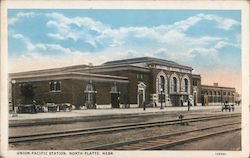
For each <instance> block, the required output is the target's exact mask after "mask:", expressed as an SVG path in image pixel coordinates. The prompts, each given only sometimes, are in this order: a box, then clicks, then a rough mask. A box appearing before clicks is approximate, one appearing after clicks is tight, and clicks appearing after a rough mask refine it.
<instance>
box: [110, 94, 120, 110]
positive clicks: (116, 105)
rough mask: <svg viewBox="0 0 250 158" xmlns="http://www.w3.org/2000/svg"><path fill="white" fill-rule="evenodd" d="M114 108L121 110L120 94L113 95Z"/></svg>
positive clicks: (112, 103)
mask: <svg viewBox="0 0 250 158" xmlns="http://www.w3.org/2000/svg"><path fill="white" fill-rule="evenodd" d="M111 105H112V108H119V93H111Z"/></svg>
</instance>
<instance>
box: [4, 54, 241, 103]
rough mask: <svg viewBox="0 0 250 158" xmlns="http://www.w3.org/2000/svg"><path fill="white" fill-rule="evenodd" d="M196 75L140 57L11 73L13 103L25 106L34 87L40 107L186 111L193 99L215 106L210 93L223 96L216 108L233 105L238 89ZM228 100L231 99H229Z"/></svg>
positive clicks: (188, 69)
mask: <svg viewBox="0 0 250 158" xmlns="http://www.w3.org/2000/svg"><path fill="white" fill-rule="evenodd" d="M192 70H193V68H192V67H189V66H185V65H180V64H178V63H176V62H173V61H169V60H163V59H157V58H152V57H141V58H133V59H125V60H116V61H109V62H106V63H104V64H102V65H97V66H89V65H77V66H69V67H63V68H54V69H47V70H37V71H29V72H20V73H11V74H9V80H10V96H13V97H10V98H11V101H12V102H13V103H14V104H22V100H23V98H22V95H21V92H20V87H21V86H22V85H25V84H30V85H32V87H34V92H35V100H36V101H37V103H39V104H43V103H71V104H73V105H76V106H86V107H87V108H96V107H97V108H120V107H125V106H126V107H142V106H143V103H144V102H145V103H146V104H147V105H150V106H153V107H155V106H156V107H159V106H182V105H186V103H187V100H188V99H190V100H191V101H192V104H193V105H194V106H196V105H208V104H209V103H212V102H214V101H215V100H213V99H210V98H211V96H210V92H211V91H212V94H214V95H216V96H217V95H219V93H218V92H220V94H223V98H221V99H217V100H216V101H217V102H224V101H226V100H227V101H229V102H230V101H231V102H233V95H234V94H235V93H236V91H235V88H229V87H218V85H213V86H205V85H201V76H200V75H197V74H192ZM13 81H14V82H13ZM11 85H12V86H11ZM224 91H225V92H226V95H224ZM214 92H216V93H214ZM229 93H230V94H229ZM228 95H229V96H230V97H226V96H228ZM212 98H213V97H212Z"/></svg>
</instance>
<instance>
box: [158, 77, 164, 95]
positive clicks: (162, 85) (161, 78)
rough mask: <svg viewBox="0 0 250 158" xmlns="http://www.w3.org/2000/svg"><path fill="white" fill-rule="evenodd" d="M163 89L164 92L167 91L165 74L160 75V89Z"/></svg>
mask: <svg viewBox="0 0 250 158" xmlns="http://www.w3.org/2000/svg"><path fill="white" fill-rule="evenodd" d="M161 89H162V91H163V92H164V91H165V78H164V76H160V89H159V91H161Z"/></svg>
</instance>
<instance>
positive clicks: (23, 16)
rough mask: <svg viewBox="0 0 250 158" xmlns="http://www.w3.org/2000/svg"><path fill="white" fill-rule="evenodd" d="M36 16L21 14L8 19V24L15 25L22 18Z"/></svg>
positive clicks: (32, 13)
mask: <svg viewBox="0 0 250 158" xmlns="http://www.w3.org/2000/svg"><path fill="white" fill-rule="evenodd" d="M34 16H35V13H34V12H19V13H17V14H16V15H15V16H14V17H12V18H9V19H8V24H10V25H13V24H15V23H17V22H18V21H19V20H21V19H22V18H32V17H34Z"/></svg>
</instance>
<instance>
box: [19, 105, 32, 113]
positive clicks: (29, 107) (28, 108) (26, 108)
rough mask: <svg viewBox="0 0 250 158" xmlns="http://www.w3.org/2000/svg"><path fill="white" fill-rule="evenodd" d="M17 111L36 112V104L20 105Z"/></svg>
mask: <svg viewBox="0 0 250 158" xmlns="http://www.w3.org/2000/svg"><path fill="white" fill-rule="evenodd" d="M17 113H32V114H34V113H36V106H35V105H34V104H26V105H21V104H20V105H18V106H17Z"/></svg>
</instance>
